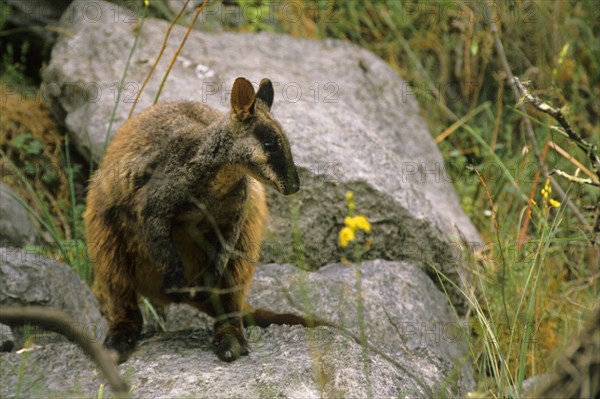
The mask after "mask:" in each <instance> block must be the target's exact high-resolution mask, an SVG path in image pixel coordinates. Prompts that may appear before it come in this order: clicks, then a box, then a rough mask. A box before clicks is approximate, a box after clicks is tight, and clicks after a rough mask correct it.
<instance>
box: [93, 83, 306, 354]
mask: <svg viewBox="0 0 600 399" xmlns="http://www.w3.org/2000/svg"><path fill="white" fill-rule="evenodd" d="M272 101H273V90H272V86H271V83H270V81H268V80H266V79H263V81H262V82H261V85H260V88H259V90H258V93H257V94H256V95H255V94H254V89H253V88H252V85H251V84H250V82H248V81H247V80H245V79H243V78H238V79H237V80H236V82H235V83H234V86H233V89H232V96H231V107H232V110H231V112H230V113H229V114H227V115H223V114H220V113H219V112H217V111H215V110H213V109H211V108H209V107H207V106H206V105H203V104H199V103H192V102H172V103H163V104H159V105H156V106H154V107H152V108H150V109H148V110H146V111H144V112H142V113H141V114H140V115H137V116H136V117H134V118H132V119H130V120H129V121H127V122H126V123H125V124H124V126H123V127H122V128H121V129H120V130H119V131H118V132H117V133H116V134H115V137H114V138H113V140H112V142H111V143H110V145H109V147H108V149H107V152H106V155H105V157H104V160H103V162H102V164H101V166H100V168H99V169H98V171H97V172H96V174H95V175H94V177H93V178H92V181H91V183H90V186H89V192H88V198H87V209H86V212H85V222H86V231H87V238H88V243H89V252H90V255H91V256H92V261H93V265H94V269H93V270H94V276H95V282H94V284H95V291H96V292H98V293H100V296H101V301H102V302H103V303H104V306H105V311H106V314H107V316H108V318H109V324H110V329H109V332H108V335H107V339H106V341H105V345H106V346H107V347H109V348H111V349H114V350H116V351H118V352H119V353H120V354H121V355H123V354H125V353H126V352H128V351H129V350H131V349H132V348H133V347H134V346H135V342H136V340H137V339H138V337H139V335H140V332H141V328H142V317H141V314H140V311H139V308H138V295H143V296H145V297H147V298H149V299H150V300H151V301H153V302H155V303H160V304H169V303H171V302H174V301H176V302H180V301H181V302H184V303H187V304H190V305H192V306H195V307H196V308H198V309H200V310H201V311H203V312H205V313H207V314H209V315H211V316H213V317H215V318H216V321H215V331H214V342H215V345H216V351H217V355H218V356H219V357H220V358H221V359H223V360H226V361H231V360H235V359H236V358H238V357H239V356H240V355H244V354H247V353H248V345H247V342H246V340H245V338H244V334H243V330H242V327H243V325H242V317H243V316H246V317H248V316H251V315H252V311H251V310H250V309H249V308H248V307H247V305H246V303H245V297H246V294H247V292H248V290H249V288H250V284H251V281H252V278H253V275H254V271H255V266H256V262H257V261H258V258H259V254H260V245H261V242H262V239H263V235H264V230H265V226H266V222H267V217H268V211H267V202H266V197H265V192H264V187H263V183H266V184H271V185H272V186H274V187H275V188H277V189H278V190H279V191H281V192H282V193H283V194H286V195H287V194H291V193H294V192H296V191H297V190H298V188H299V180H298V174H297V171H296V167H295V166H294V163H293V159H292V155H291V152H290V148H289V143H288V142H287V138H286V136H285V134H284V133H283V130H282V128H281V126H280V125H279V124H278V123H277V121H276V120H275V119H274V118H273V117H272V116H271V114H270V107H271V104H272ZM273 143H275V144H273ZM273 148H275V150H273ZM189 287H197V288H198V289H197V290H195V291H194V290H190V289H189ZM209 290H212V291H211V292H207V291H209ZM255 314H256V318H257V320H258V323H257V324H261V325H265V324H269V323H268V317H269V316H270V315H271V316H272V315H276V314H273V313H270V312H268V311H257V312H255ZM284 319H285V315H284V316H283V318H281V317H279V318H277V317H273V322H276V323H280V322H285V320H284ZM289 320H291V321H292V322H293V323H294V324H298V323H299V324H305V325H306V324H307V323H306V322H304V319H302V318H301V317H298V316H293V315H290V318H289Z"/></svg>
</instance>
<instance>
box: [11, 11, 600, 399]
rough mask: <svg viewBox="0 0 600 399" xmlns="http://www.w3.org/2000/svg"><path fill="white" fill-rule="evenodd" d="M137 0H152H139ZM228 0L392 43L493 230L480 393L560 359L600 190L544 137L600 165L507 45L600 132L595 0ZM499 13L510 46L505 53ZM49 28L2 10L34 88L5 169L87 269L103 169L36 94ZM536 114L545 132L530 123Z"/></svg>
mask: <svg viewBox="0 0 600 399" xmlns="http://www.w3.org/2000/svg"><path fill="white" fill-rule="evenodd" d="M210 1H218V0H210ZM126 3H127V2H126ZM129 3H131V2H129ZM134 3H135V4H137V5H138V6H139V7H138V9H139V10H143V9H144V3H143V1H142V0H140V1H135V2H134ZM182 3H183V2H182ZM223 3H226V4H233V3H237V6H238V7H240V8H241V9H242V10H245V13H243V14H242V15H244V16H245V17H244V18H241V19H240V20H238V21H222V22H223V25H224V26H225V28H226V29H228V30H236V31H248V32H258V31H272V32H279V33H287V34H290V35H293V36H297V37H302V38H309V39H315V40H322V39H324V38H336V39H340V40H347V41H351V42H353V43H356V44H357V45H359V46H362V47H364V48H366V49H369V50H371V51H373V52H374V53H375V54H377V55H379V56H380V57H381V58H382V59H384V60H385V61H386V62H387V63H388V64H389V65H390V66H391V67H392V68H393V69H395V70H396V71H397V72H398V73H399V74H400V75H401V76H402V77H403V78H404V79H406V80H407V81H408V82H409V83H410V84H411V85H412V87H413V88H414V93H413V95H414V96H415V97H416V98H417V100H418V102H419V104H420V106H421V110H422V116H423V117H424V118H425V119H426V120H427V122H428V125H429V128H430V131H431V132H432V135H433V138H434V139H435V140H436V142H438V143H439V147H440V149H441V151H442V153H443V156H444V158H445V161H446V163H447V171H448V173H447V176H449V177H451V178H452V180H453V183H454V186H455V188H456V190H457V191H458V193H459V196H460V199H461V205H462V207H463V209H464V211H465V212H466V213H467V215H468V216H469V217H470V218H471V220H472V221H473V223H474V224H475V226H476V227H477V229H478V231H479V232H480V234H481V235H482V237H483V238H484V240H485V242H486V243H488V245H486V246H485V247H483V248H480V249H479V250H478V251H476V253H475V256H474V257H470V258H469V262H470V264H469V267H470V268H471V270H472V271H473V273H474V276H475V281H473V283H474V290H473V292H465V295H466V296H467V297H468V298H469V301H470V303H471V305H472V309H471V311H470V313H469V318H470V325H471V327H472V331H471V340H470V342H469V345H470V349H471V352H472V355H473V358H474V359H475V364H476V373H477V380H478V387H477V392H478V393H479V394H481V395H483V396H482V397H484V396H485V395H489V396H490V397H501V396H502V395H503V392H506V390H507V389H509V388H510V387H513V388H516V389H517V390H520V387H521V382H522V381H523V380H524V379H525V378H528V377H531V376H535V375H539V374H543V373H547V372H550V371H551V370H552V366H553V360H554V357H553V356H552V353H554V352H555V350H557V349H558V348H561V347H563V346H564V345H565V343H566V342H568V340H569V337H571V336H572V335H573V334H575V333H576V332H577V331H578V330H579V329H580V328H581V326H582V323H583V320H585V318H586V317H588V316H589V315H590V314H591V313H592V312H593V311H594V310H596V309H598V308H599V295H598V293H599V285H598V284H599V277H600V256H599V244H600V242H599V233H600V224H599V223H600V222H599V218H600V208H599V202H600V190H599V189H598V187H596V186H593V185H589V184H588V185H586V184H575V183H573V182H571V181H569V180H568V179H566V178H563V177H561V176H557V175H556V174H555V175H553V178H554V179H555V181H556V183H557V184H558V185H559V186H560V187H562V189H563V190H564V192H566V197H565V196H561V195H559V193H558V191H557V190H556V188H555V189H552V188H551V186H549V185H548V184H547V181H546V179H545V178H544V176H543V173H541V168H540V163H539V162H538V160H537V159H536V157H535V150H536V149H537V151H538V152H539V153H540V154H541V157H542V161H543V162H542V164H543V167H544V168H546V169H547V170H548V171H553V170H555V169H559V170H561V171H564V172H566V173H568V174H570V175H574V174H575V173H576V169H580V170H581V172H580V176H584V177H587V176H591V177H590V178H591V179H592V180H593V177H594V172H593V168H592V166H591V164H590V162H589V160H588V158H587V155H586V153H585V152H584V151H582V150H581V149H580V148H579V147H578V146H577V145H576V143H574V142H573V141H572V140H571V139H569V138H568V137H566V135H565V134H563V132H562V131H561V129H557V128H556V127H555V126H556V125H557V123H556V121H555V120H554V119H552V118H551V117H550V116H548V115H547V114H544V113H542V112H539V111H537V110H535V109H534V108H533V107H530V106H526V111H527V112H526V113H524V112H523V110H522V109H520V108H519V107H518V99H517V98H515V96H514V95H513V92H512V89H511V85H510V82H509V81H508V75H507V70H506V67H505V66H504V65H503V64H502V57H503V56H505V57H506V59H507V60H508V65H509V66H510V69H511V70H512V74H514V76H517V77H519V78H520V79H521V80H522V81H523V82H526V83H527V86H528V87H529V89H530V91H531V93H533V94H535V95H537V96H539V97H540V98H542V99H544V100H545V101H547V102H548V103H549V104H552V105H553V106H555V107H557V108H561V109H562V111H563V113H564V114H565V116H566V119H567V120H568V121H569V123H570V124H571V126H572V127H573V130H574V131H575V132H577V133H578V134H579V135H581V136H582V137H583V138H585V139H586V140H587V141H589V142H592V143H593V144H595V145H596V146H597V145H598V144H599V143H600V125H599V118H600V101H598V98H600V40H599V35H600V7H598V3H597V2H596V1H595V0H583V1H566V0H547V1H545V0H538V1H525V0H510V1H509V0H499V1H495V2H493V3H491V2H490V3H488V2H487V0H485V1H463V0H441V1H401V0H370V1H353V0H350V1H346V0H277V1H274V0H237V2H236V1H232V0H228V1H224V2H223ZM274 4H275V5H276V7H274V6H273V5H274ZM0 7H1V8H2V10H3V12H2V13H0V15H1V16H5V15H6V10H7V8H8V7H10V5H8V4H7V3H4V2H1V3H0ZM273 10H275V12H272V11H273ZM147 11H148V13H147V15H150V16H157V17H160V18H165V19H169V20H172V19H173V18H174V16H175V14H174V13H173V11H172V10H171V9H170V8H169V7H168V5H167V1H166V0H150V1H149V4H148V8H147ZM189 20H191V15H190V16H189V18H188V21H189ZM490 21H493V22H494V25H495V26H496V27H497V30H498V39H499V40H500V41H501V42H502V44H503V52H504V54H502V53H501V52H499V51H498V47H497V44H498V42H497V39H496V37H495V36H494V32H493V27H492V26H491V25H492V24H491V23H490ZM198 23H199V24H202V22H198ZM180 24H184V25H185V24H186V21H185V19H184V20H182V21H181V22H180ZM43 29H44V28H43V27H39V26H32V27H30V28H14V27H11V26H9V25H7V24H6V20H4V19H0V40H1V41H2V44H1V53H0V56H1V57H2V58H1V63H0V67H1V70H0V83H1V84H3V85H7V84H13V85H18V86H19V87H21V88H23V89H22V90H21V92H22V94H23V95H22V98H21V99H19V100H17V101H15V100H14V99H11V100H9V101H0V112H1V115H2V117H1V118H0V128H1V129H0V131H1V135H0V137H1V138H2V140H1V143H0V149H1V153H0V155H1V157H2V162H7V163H10V164H11V165H16V166H17V168H18V169H19V170H18V171H17V172H15V173H9V174H4V172H3V176H2V181H3V182H4V183H7V184H9V185H10V186H11V187H12V188H13V189H14V190H15V191H16V192H17V194H18V195H19V197H20V198H22V205H23V206H24V207H25V208H26V209H28V210H29V211H30V213H31V214H32V215H34V217H35V219H36V220H37V221H38V224H39V226H40V228H41V229H42V231H43V236H44V238H45V240H47V242H49V243H51V244H52V245H49V246H44V247H36V248H34V249H32V250H33V251H41V252H51V253H46V255H50V256H51V257H55V258H56V257H61V258H62V259H64V260H65V261H66V262H68V263H69V264H71V265H72V266H73V267H74V268H75V269H76V270H77V271H78V273H79V274H80V275H81V276H82V278H84V279H86V280H87V281H90V278H91V273H90V267H89V263H88V262H87V258H86V256H85V240H84V237H83V234H82V222H81V214H82V211H83V209H84V206H85V204H84V193H85V188H84V187H85V182H86V179H87V177H88V176H89V174H90V171H91V168H90V165H88V164H86V163H85V162H83V160H82V159H81V158H79V157H78V156H77V154H75V153H74V152H71V151H70V148H69V142H68V138H67V136H66V135H65V134H64V133H65V132H64V131H63V129H62V128H61V127H60V126H59V125H58V124H57V123H56V122H55V121H54V120H53V119H52V117H51V116H50V112H49V107H48V105H47V104H44V103H43V102H40V101H38V99H37V98H36V95H35V93H36V90H37V88H38V87H39V84H40V81H41V79H40V74H39V72H40V68H41V67H42V66H43V64H44V63H45V62H46V61H47V59H48V57H49V49H48V48H46V47H44V45H43V41H41V40H40V39H39V33H40V30H43ZM299 62H301V58H300V61H299ZM527 119H528V120H529V121H530V123H531V125H532V128H533V133H534V139H535V140H534V141H532V140H530V138H529V137H528V134H527V124H526V122H525V121H526V120H527ZM560 149H562V150H563V151H561V150H560ZM586 170H587V171H588V172H589V174H588V175H587V176H586V173H585V172H586ZM475 171H477V172H479V175H478V174H477V173H475ZM340 200H341V201H342V200H343V199H340ZM364 211H365V213H367V214H368V210H364ZM49 248H52V249H49ZM441 278H443V277H441Z"/></svg>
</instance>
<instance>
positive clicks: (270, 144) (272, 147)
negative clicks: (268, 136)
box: [263, 140, 279, 152]
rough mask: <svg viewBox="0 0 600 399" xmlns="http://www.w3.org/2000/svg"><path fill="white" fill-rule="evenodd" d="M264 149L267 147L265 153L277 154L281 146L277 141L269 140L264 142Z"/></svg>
mask: <svg viewBox="0 0 600 399" xmlns="http://www.w3.org/2000/svg"><path fill="white" fill-rule="evenodd" d="M263 147H265V151H267V152H275V151H277V150H279V144H277V141H275V140H267V141H265V142H263Z"/></svg>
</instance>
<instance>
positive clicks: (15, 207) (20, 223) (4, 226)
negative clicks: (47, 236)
mask: <svg viewBox="0 0 600 399" xmlns="http://www.w3.org/2000/svg"><path fill="white" fill-rule="evenodd" d="M15 197H17V195H16V194H15V192H14V191H13V190H12V189H11V188H10V187H9V186H8V185H6V184H4V183H2V182H0V246H2V247H23V246H25V245H30V244H34V243H36V242H37V241H38V239H39V236H38V233H37V231H36V229H35V227H34V226H33V224H32V223H31V220H30V219H29V216H28V215H27V212H26V211H25V209H23V207H22V206H21V205H20V204H19V203H18V202H17V200H15Z"/></svg>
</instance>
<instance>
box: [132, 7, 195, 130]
mask: <svg viewBox="0 0 600 399" xmlns="http://www.w3.org/2000/svg"><path fill="white" fill-rule="evenodd" d="M189 2H190V0H186V1H185V4H184V5H183V6H182V7H181V10H180V11H179V14H177V16H176V17H175V19H174V20H173V21H172V22H171V24H170V25H169V28H168V29H167V34H166V35H165V39H164V40H163V44H162V47H161V48H160V51H159V52H158V57H156V60H155V61H154V64H152V68H150V72H148V75H147V76H146V79H144V83H142V87H141V88H140V90H138V92H137V95H136V96H135V100H133V105H132V106H131V110H129V115H128V116H127V119H129V118H131V115H132V114H133V110H135V106H136V105H137V103H138V100H139V99H140V96H141V95H142V92H143V91H144V88H145V87H146V84H148V81H149V80H150V77H151V76H152V74H153V73H154V70H155V69H156V66H157V65H158V62H159V61H160V59H161V58H162V55H163V53H164V52H165V49H166V48H167V41H168V40H169V36H171V31H172V30H173V26H175V24H176V23H177V21H179V18H181V15H182V14H183V12H184V11H185V9H186V8H187V5H188V3H189Z"/></svg>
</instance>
